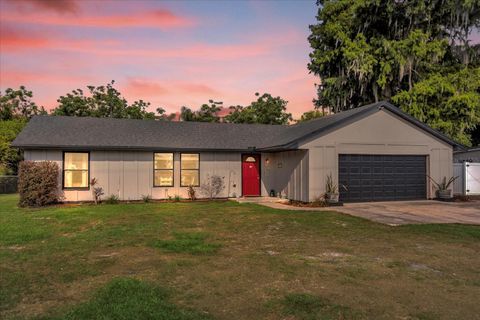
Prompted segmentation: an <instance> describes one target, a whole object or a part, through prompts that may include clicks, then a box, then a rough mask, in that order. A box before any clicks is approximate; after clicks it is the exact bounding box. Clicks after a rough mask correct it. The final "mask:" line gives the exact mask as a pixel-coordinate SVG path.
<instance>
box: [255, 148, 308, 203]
mask: <svg viewBox="0 0 480 320" xmlns="http://www.w3.org/2000/svg"><path fill="white" fill-rule="evenodd" d="M267 159H268V163H267ZM308 163H309V161H308V151H307V150H296V151H286V152H279V153H263V154H262V168H261V176H262V179H261V180H262V195H264V196H268V195H269V194H270V190H274V191H275V193H278V192H282V194H286V196H287V198H288V199H292V200H298V201H308V199H309V197H308V180H309V175H308V169H309V165H308Z"/></svg>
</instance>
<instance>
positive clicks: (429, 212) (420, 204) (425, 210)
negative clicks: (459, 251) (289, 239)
mask: <svg viewBox="0 0 480 320" xmlns="http://www.w3.org/2000/svg"><path fill="white" fill-rule="evenodd" d="M236 200H237V201H238V202H240V203H243V202H248V203H257V204H260V205H264V206H267V207H270V208H274V209H281V210H298V211H336V212H340V213H345V214H349V215H352V216H356V217H361V218H365V219H369V220H372V221H375V222H379V223H383V224H387V225H392V226H396V225H403V224H425V223H461V224H473V225H480V201H470V202H440V201H433V200H420V201H388V202H363V203H346V204H345V205H344V206H341V207H325V208H321V207H320V208H312V207H296V206H291V205H287V204H285V202H286V200H283V199H278V198H270V197H258V198H240V199H236ZM282 202H283V203H282Z"/></svg>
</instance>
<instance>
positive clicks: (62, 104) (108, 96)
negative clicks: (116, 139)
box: [52, 80, 163, 119]
mask: <svg viewBox="0 0 480 320" xmlns="http://www.w3.org/2000/svg"><path fill="white" fill-rule="evenodd" d="M114 84H115V82H114V81H113V80H112V81H111V82H110V83H108V84H107V85H106V86H98V87H96V86H87V88H88V92H89V95H88V96H87V95H85V94H84V92H83V90H82V89H76V90H73V91H72V92H71V93H67V94H66V95H65V96H61V97H60V98H59V99H58V100H57V102H58V103H59V105H58V106H57V107H56V108H55V109H53V110H52V114H53V115H62V116H76V117H100V118H127V119H155V118H156V116H155V113H154V112H149V111H148V108H149V107H150V103H149V102H145V101H143V100H138V101H135V102H133V104H131V105H129V104H128V102H127V100H126V99H125V98H123V97H122V94H121V93H120V92H119V91H118V90H117V89H116V88H115V87H114V86H113V85H114ZM157 110H158V109H157ZM160 110H163V109H161V108H160Z"/></svg>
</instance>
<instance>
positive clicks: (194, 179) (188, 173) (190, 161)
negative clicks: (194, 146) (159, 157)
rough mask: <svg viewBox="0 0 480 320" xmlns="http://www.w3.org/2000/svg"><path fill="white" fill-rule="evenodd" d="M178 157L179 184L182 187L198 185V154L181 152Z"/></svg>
mask: <svg viewBox="0 0 480 320" xmlns="http://www.w3.org/2000/svg"><path fill="white" fill-rule="evenodd" d="M180 158H181V159H180V175H181V177H180V182H181V184H180V185H181V186H182V187H188V186H194V187H198V186H200V155H199V154H198V153H182V154H181V156H180Z"/></svg>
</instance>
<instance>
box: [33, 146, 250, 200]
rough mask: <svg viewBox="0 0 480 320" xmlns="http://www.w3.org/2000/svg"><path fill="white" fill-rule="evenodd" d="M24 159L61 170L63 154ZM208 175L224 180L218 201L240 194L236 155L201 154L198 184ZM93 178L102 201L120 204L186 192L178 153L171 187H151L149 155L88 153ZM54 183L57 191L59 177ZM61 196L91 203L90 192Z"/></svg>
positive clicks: (45, 152) (48, 152) (47, 153)
mask: <svg viewBox="0 0 480 320" xmlns="http://www.w3.org/2000/svg"><path fill="white" fill-rule="evenodd" d="M24 156H25V160H32V161H45V160H48V161H54V162H56V163H57V164H58V166H59V168H60V169H61V168H62V158H63V152H62V151H60V150H25V155H24ZM209 175H219V176H221V177H224V181H225V190H224V191H223V192H222V194H220V197H227V196H229V197H232V196H235V195H239V194H241V155H240V153H228V152H223V153H220V152H215V153H210V152H201V153H200V183H202V182H203V181H205V180H206V179H207V178H208V176H209ZM94 177H95V178H97V180H98V182H99V186H101V187H102V188H103V190H104V192H105V196H104V197H107V196H109V195H112V194H115V195H118V196H119V198H120V199H121V200H139V199H141V198H142V195H150V196H151V197H152V198H153V199H164V198H168V197H169V196H171V197H174V196H175V195H179V196H180V197H184V198H186V197H188V194H187V188H186V187H180V153H174V187H153V152H139V151H138V152H137V151H91V152H90V178H94ZM58 181H59V186H60V187H61V185H62V176H61V175H60V176H59V178H58ZM197 189H198V188H197ZM197 193H198V195H199V197H201V194H200V193H199V192H197ZM64 196H65V201H89V200H92V193H91V190H64Z"/></svg>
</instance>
